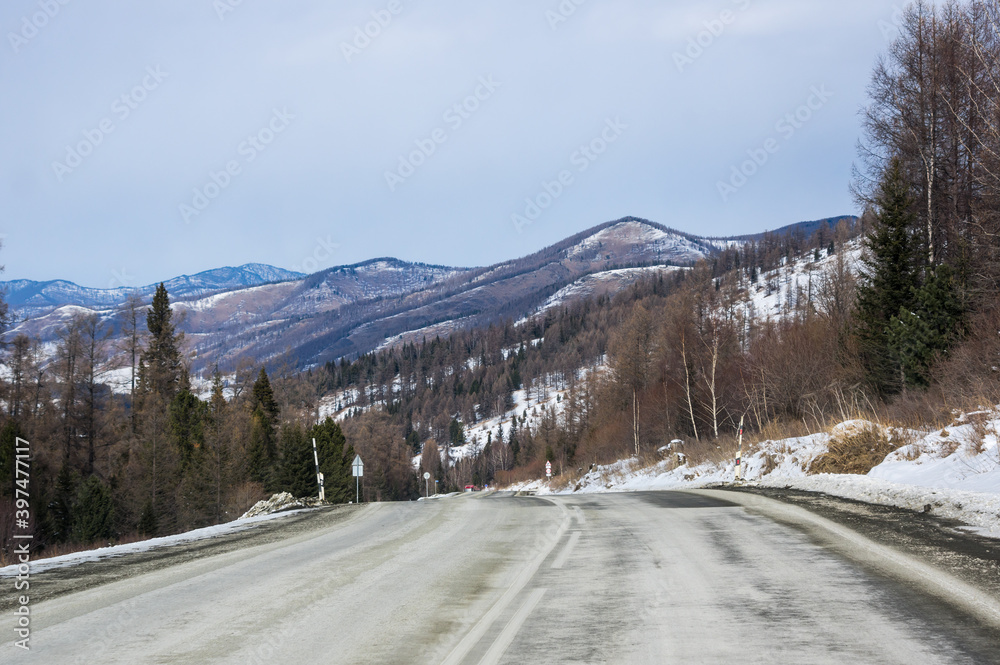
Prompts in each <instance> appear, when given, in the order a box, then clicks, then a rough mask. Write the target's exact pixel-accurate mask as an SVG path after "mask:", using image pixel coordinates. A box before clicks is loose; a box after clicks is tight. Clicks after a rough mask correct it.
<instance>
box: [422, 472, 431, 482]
mask: <svg viewBox="0 0 1000 665" xmlns="http://www.w3.org/2000/svg"><path fill="white" fill-rule="evenodd" d="M430 477H431V474H430V473H428V472H427V471H424V480H430Z"/></svg>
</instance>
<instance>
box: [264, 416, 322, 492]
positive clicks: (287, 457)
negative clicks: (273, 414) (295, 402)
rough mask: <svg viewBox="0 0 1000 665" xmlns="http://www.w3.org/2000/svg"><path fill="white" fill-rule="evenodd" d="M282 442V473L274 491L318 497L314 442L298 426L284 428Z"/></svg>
mask: <svg viewBox="0 0 1000 665" xmlns="http://www.w3.org/2000/svg"><path fill="white" fill-rule="evenodd" d="M280 441H281V471H280V473H279V474H278V476H279V482H278V483H277V485H276V486H275V487H274V491H277V492H288V493H289V494H291V495H292V496H295V497H306V496H317V495H318V494H319V486H318V485H317V484H316V462H315V460H314V459H313V450H312V441H310V440H309V439H307V438H306V433H305V432H304V431H303V430H302V428H301V427H299V426H298V425H285V426H284V427H282V428H281V435H280ZM317 448H318V447H317ZM324 484H325V483H324Z"/></svg>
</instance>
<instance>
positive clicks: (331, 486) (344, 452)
mask: <svg viewBox="0 0 1000 665" xmlns="http://www.w3.org/2000/svg"><path fill="white" fill-rule="evenodd" d="M309 438H310V439H313V438H315V439H316V452H317V454H318V455H319V470H320V471H321V472H322V473H323V487H324V489H325V491H326V500H327V501H328V502H329V503H347V502H348V501H352V500H353V499H354V480H353V478H352V476H351V462H353V461H354V447H353V446H349V445H347V439H346V438H344V432H343V431H342V430H341V429H340V425H339V424H337V423H336V422H335V421H334V420H333V419H332V418H327V419H326V420H324V421H323V422H322V423H319V424H318V425H313V427H312V429H311V430H310V431H309ZM309 443H310V445H312V441H311V440H310V442H309Z"/></svg>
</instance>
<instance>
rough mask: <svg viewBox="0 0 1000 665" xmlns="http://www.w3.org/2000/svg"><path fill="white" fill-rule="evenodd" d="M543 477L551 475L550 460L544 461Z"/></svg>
mask: <svg viewBox="0 0 1000 665" xmlns="http://www.w3.org/2000/svg"><path fill="white" fill-rule="evenodd" d="M545 477H546V478H551V477H552V462H546V463H545Z"/></svg>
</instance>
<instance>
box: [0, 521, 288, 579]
mask: <svg viewBox="0 0 1000 665" xmlns="http://www.w3.org/2000/svg"><path fill="white" fill-rule="evenodd" d="M303 510H304V509H303ZM303 510H291V511H286V512H281V513H273V514H270V515H260V516H258V517H249V518H241V519H238V520H235V521H233V522H227V523H225V524H218V525H216V526H208V527H205V528H203V529H195V530H194V531H188V532H187V533H179V534H176V535H174V536H163V537H161V538H150V539H149V540H143V541H141V542H138V543H128V544H126V545H113V546H111V547H101V548H99V549H96V550H88V551H86V552H73V553H72V554H64V555H62V556H55V557H51V558H49V559H39V560H37V561H35V560H32V561H31V564H30V565H31V574H32V575H34V574H36V573H42V572H45V571H46V570H52V569H55V568H68V567H70V566H76V565H79V564H81V563H87V562H88V561H100V560H102V559H110V558H114V557H119V556H124V555H126V554H135V553H137V552H148V551H149V550H155V549H160V548H163V547H171V546H174V545H183V544H186V543H191V542H194V541H197V540H205V539H208V538H217V537H218V536H224V535H228V534H231V533H237V532H239V531H244V530H246V529H249V528H252V527H253V526H255V525H256V524H259V523H261V522H267V521H269V520H272V519H276V518H279V517H286V516H288V515H294V514H297V513H301V512H303ZM16 575H17V564H14V565H11V566H6V567H4V568H0V577H15V576H16Z"/></svg>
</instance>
